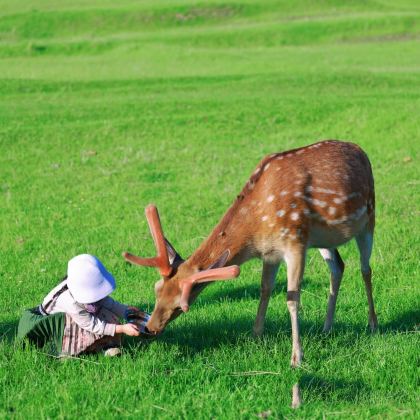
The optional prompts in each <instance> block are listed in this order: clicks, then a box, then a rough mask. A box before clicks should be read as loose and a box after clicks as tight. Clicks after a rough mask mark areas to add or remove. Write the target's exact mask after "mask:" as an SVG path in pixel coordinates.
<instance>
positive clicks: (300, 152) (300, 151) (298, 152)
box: [296, 149, 305, 155]
mask: <svg viewBox="0 0 420 420" xmlns="http://www.w3.org/2000/svg"><path fill="white" fill-rule="evenodd" d="M304 151H305V150H304V149H301V150H298V151H297V152H296V154H297V155H301V154H302V153H303V152H304Z"/></svg>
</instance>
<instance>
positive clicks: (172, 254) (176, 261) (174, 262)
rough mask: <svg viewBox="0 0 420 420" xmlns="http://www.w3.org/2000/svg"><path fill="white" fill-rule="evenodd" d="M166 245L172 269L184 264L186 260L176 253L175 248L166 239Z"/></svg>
mask: <svg viewBox="0 0 420 420" xmlns="http://www.w3.org/2000/svg"><path fill="white" fill-rule="evenodd" d="M165 245H166V251H167V252H168V259H169V264H170V265H171V267H172V268H176V267H178V266H179V265H180V264H182V263H183V262H184V259H183V258H182V257H181V255H179V254H178V252H176V250H175V248H174V247H173V246H172V245H171V243H170V242H169V241H168V240H167V239H166V238H165Z"/></svg>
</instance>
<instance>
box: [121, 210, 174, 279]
mask: <svg viewBox="0 0 420 420" xmlns="http://www.w3.org/2000/svg"><path fill="white" fill-rule="evenodd" d="M145 213H146V218H147V222H148V223H149V228H150V232H151V234H152V237H153V241H154V243H155V247H156V251H157V256H156V257H153V258H141V257H137V256H135V255H132V254H130V253H129V252H124V253H123V257H124V258H125V259H126V260H127V261H128V262H130V263H132V264H136V265H142V266H146V267H156V268H157V269H158V270H159V272H160V274H161V275H162V276H169V275H170V274H171V271H172V267H171V264H170V263H169V258H168V252H167V250H166V244H165V237H164V236H163V231H162V226H161V224H160V219H159V213H158V211H157V208H156V206H154V205H153V204H149V205H148V206H147V207H146V210H145Z"/></svg>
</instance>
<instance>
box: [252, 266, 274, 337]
mask: <svg viewBox="0 0 420 420" xmlns="http://www.w3.org/2000/svg"><path fill="white" fill-rule="evenodd" d="M278 269H279V264H269V263H267V262H264V263H263V271H262V277H261V297H260V304H259V305H258V312H257V318H256V319H255V324H254V330H253V334H254V337H259V336H260V335H261V334H262V332H263V330H264V322H265V314H266V313H267V306H268V302H269V300H270V296H271V293H272V292H273V289H274V283H275V281H276V275H277V271H278Z"/></svg>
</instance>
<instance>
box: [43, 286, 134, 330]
mask: <svg viewBox="0 0 420 420" xmlns="http://www.w3.org/2000/svg"><path fill="white" fill-rule="evenodd" d="M66 284H67V280H64V281H62V282H61V283H60V284H59V285H58V286H56V287H54V289H52V290H51V292H50V293H48V295H47V296H46V297H45V299H44V300H43V302H42V305H41V308H42V309H43V310H44V311H45V313H46V314H47V315H52V314H56V313H59V312H64V313H66V314H68V315H70V316H71V318H72V319H73V320H74V322H75V323H76V324H77V325H79V327H80V328H82V329H84V330H86V331H89V332H91V333H93V334H97V335H111V336H113V335H115V328H116V326H117V324H111V323H108V322H106V321H104V320H102V319H100V318H98V317H97V316H95V315H94V314H92V313H90V312H88V311H87V310H86V309H85V308H84V306H83V305H82V304H81V303H78V302H76V301H75V300H74V298H73V296H72V294H71V293H70V290H68V289H67V288H66V287H65V286H66ZM61 289H63V290H64V291H63V292H62V293H59V295H58V297H55V295H56V294H57V293H58V292H60V290H61ZM98 304H99V305H100V306H101V307H105V308H106V309H108V310H110V311H111V312H113V313H115V314H116V315H117V316H118V317H120V318H123V317H124V315H125V312H126V310H127V309H128V306H126V305H123V304H122V303H119V302H117V301H116V300H114V299H112V298H110V297H109V296H107V297H106V298H104V299H102V300H101V301H99V302H98Z"/></svg>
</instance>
